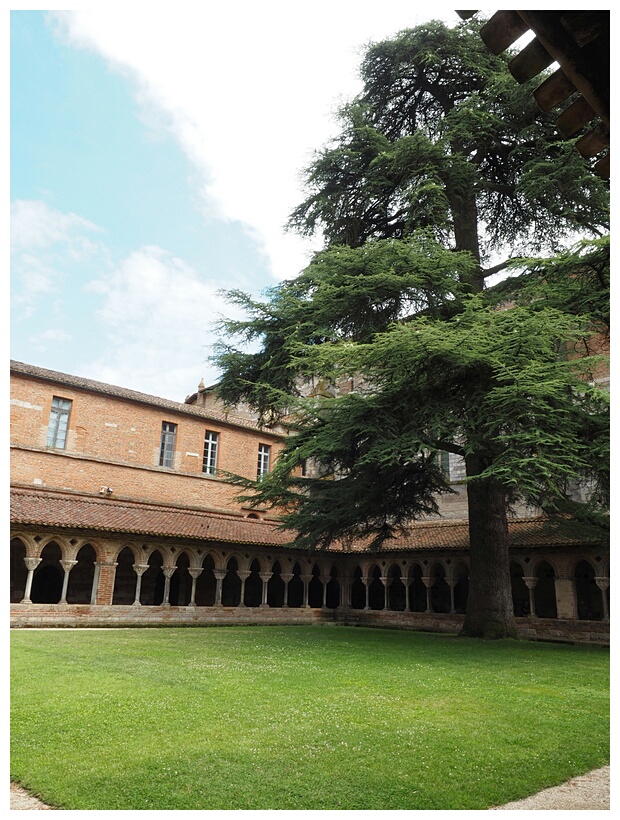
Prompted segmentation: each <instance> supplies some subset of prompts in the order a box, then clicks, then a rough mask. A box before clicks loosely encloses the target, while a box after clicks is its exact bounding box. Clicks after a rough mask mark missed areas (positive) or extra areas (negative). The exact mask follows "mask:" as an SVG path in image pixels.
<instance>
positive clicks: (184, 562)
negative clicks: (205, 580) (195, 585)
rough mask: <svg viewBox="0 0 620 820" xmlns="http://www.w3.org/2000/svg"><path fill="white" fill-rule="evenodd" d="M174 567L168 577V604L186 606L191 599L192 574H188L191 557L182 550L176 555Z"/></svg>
mask: <svg viewBox="0 0 620 820" xmlns="http://www.w3.org/2000/svg"><path fill="white" fill-rule="evenodd" d="M174 565H175V567H176V569H175V571H174V572H173V573H172V576H171V578H170V594H169V598H168V600H169V602H170V606H188V604H189V602H190V601H191V599H192V576H191V575H190V574H189V568H190V566H191V558H190V556H189V555H188V553H187V552H186V550H183V551H182V552H181V553H179V555H177V556H176V561H175V563H174Z"/></svg>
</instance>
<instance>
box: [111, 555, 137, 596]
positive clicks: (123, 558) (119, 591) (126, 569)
mask: <svg viewBox="0 0 620 820" xmlns="http://www.w3.org/2000/svg"><path fill="white" fill-rule="evenodd" d="M135 563H136V557H135V555H134V553H133V550H132V549H131V547H128V546H125V547H123V548H122V549H121V550H120V552H119V553H118V555H117V556H116V573H115V575H114V591H113V593H112V605H113V606H131V604H133V603H134V601H135V599H136V583H137V580H138V576H137V575H136V571H135V569H134V564H135Z"/></svg>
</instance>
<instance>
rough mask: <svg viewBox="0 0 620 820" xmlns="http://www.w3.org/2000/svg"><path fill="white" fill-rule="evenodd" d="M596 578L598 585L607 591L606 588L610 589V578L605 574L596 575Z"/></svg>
mask: <svg viewBox="0 0 620 820" xmlns="http://www.w3.org/2000/svg"><path fill="white" fill-rule="evenodd" d="M594 580H595V582H596V586H597V587H598V588H599V589H600V590H602V591H603V592H605V590H607V589H609V578H607V576H605V575H595V576H594Z"/></svg>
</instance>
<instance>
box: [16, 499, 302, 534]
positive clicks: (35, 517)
mask: <svg viewBox="0 0 620 820" xmlns="http://www.w3.org/2000/svg"><path fill="white" fill-rule="evenodd" d="M10 515H11V523H13V524H36V525H40V526H45V527H59V528H63V529H64V528H69V529H88V530H95V531H97V532H108V533H123V534H127V535H143V536H151V537H157V536H165V537H176V538H192V539H199V540H204V541H227V542H231V543H235V544H265V545H283V544H286V543H288V542H289V541H290V540H291V537H290V535H289V536H288V537H287V536H286V535H285V533H284V532H283V531H282V530H279V529H278V528H277V526H276V525H275V524H273V523H270V522H266V521H259V520H257V519H252V518H250V519H248V518H240V517H238V516H233V515H230V516H226V515H218V514H216V513H211V512H207V511H200V510H196V509H191V508H184V507H175V506H170V505H166V504H143V503H140V502H135V501H118V500H113V499H111V498H99V497H97V496H85V495H77V494H72V493H61V492H54V491H51V490H30V489H21V488H12V489H11V510H10Z"/></svg>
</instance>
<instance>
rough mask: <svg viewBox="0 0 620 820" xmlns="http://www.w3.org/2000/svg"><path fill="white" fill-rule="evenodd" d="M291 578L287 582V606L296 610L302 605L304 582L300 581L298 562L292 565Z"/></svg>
mask: <svg viewBox="0 0 620 820" xmlns="http://www.w3.org/2000/svg"><path fill="white" fill-rule="evenodd" d="M291 572H292V573H293V577H292V578H291V580H290V581H289V582H288V599H287V600H288V605H289V607H291V608H294V609H298V608H299V607H302V606H303V603H304V582H303V581H302V580H301V576H302V575H303V571H302V568H301V564H300V563H299V561H296V562H295V563H294V564H293V568H292V570H291Z"/></svg>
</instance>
